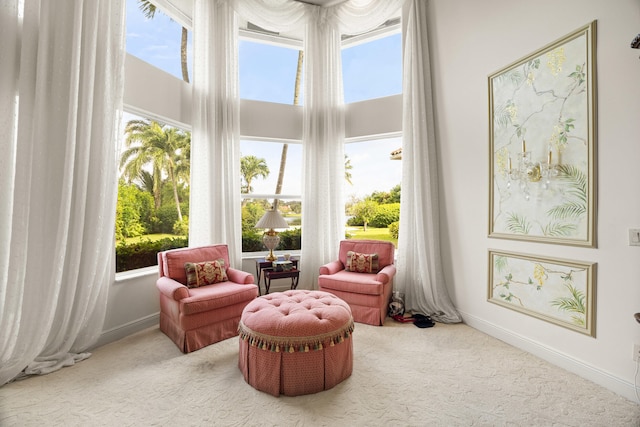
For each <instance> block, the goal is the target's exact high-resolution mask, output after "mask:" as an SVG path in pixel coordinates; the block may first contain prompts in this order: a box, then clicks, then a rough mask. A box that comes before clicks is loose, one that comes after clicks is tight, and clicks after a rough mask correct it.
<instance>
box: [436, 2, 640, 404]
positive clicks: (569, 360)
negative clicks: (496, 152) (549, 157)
mask: <svg viewBox="0 0 640 427" xmlns="http://www.w3.org/2000/svg"><path fill="white" fill-rule="evenodd" d="M429 12H430V14H429V22H430V42H429V45H430V47H431V54H432V69H433V72H434V79H435V82H434V92H435V98H436V99H435V111H436V123H437V126H438V129H437V134H438V140H439V147H440V148H439V157H440V159H441V168H440V172H441V176H442V178H441V201H442V207H441V214H442V233H443V234H442V237H443V243H444V247H443V259H444V260H445V263H446V265H445V274H446V277H447V280H448V286H449V288H450V292H451V296H452V298H453V299H454V302H455V304H456V305H457V307H458V308H459V310H460V311H461V313H462V315H463V318H464V321H465V322H466V323H468V324H470V325H471V326H474V327H476V328H478V329H480V330H483V331H485V332H487V333H488V334H490V335H494V336H496V337H498V338H501V339H503V340H505V341H507V342H509V343H511V344H514V345H516V346H519V347H521V348H524V349H526V350H528V351H531V352H533V353H534V354H537V355H539V356H541V357H544V358H546V359H548V360H551V361H553V362H554V363H556V364H559V365H560V366H563V367H565V368H567V369H569V370H572V371H574V372H577V373H579V374H581V375H582V376H585V377H587V378H589V379H591V380H593V381H595V382H598V383H600V384H602V385H605V386H607V387H609V388H611V389H612V390H614V391H616V392H618V393H619V394H623V395H625V396H626V397H628V398H630V399H634V400H635V396H634V392H633V386H632V384H633V382H634V369H635V362H633V360H632V357H631V355H632V346H633V344H634V343H640V325H639V324H637V323H636V322H635V321H634V320H633V314H634V313H636V312H640V262H639V261H640V247H630V246H628V240H627V229H628V228H640V191H639V188H640V167H639V166H638V165H639V164H640V163H639V162H640V144H638V137H639V136H640V120H639V119H638V114H639V113H640V81H639V79H638V77H640V59H639V58H638V56H639V55H640V51H638V50H634V49H631V48H630V47H629V44H630V42H631V40H632V39H633V38H634V37H635V36H636V35H637V34H638V32H640V3H639V2H638V1H637V0H614V1H607V2H604V1H599V0H539V1H536V2H525V1H513V0H484V1H477V0H431V1H430V3H429ZM593 20H597V44H596V50H597V53H596V56H597V60H596V61H597V98H598V99H597V110H598V112H597V115H598V118H597V125H598V131H597V140H598V143H597V147H598V148H597V164H598V184H597V185H598V215H597V237H598V245H597V248H595V249H591V248H578V247H569V246H562V245H551V244H541V243H530V242H517V241H510V240H500V239H493V238H488V237H487V235H488V222H489V218H488V217H489V214H488V209H489V207H488V198H489V188H488V173H489V171H488V170H489V137H488V135H489V129H488V116H489V113H488V76H489V75H490V74H492V73H494V72H495V71H497V70H499V69H501V68H502V67H504V66H507V65H509V64H511V63H513V62H514V61H516V60H518V59H520V58H522V57H524V56H525V55H527V54H529V53H531V52H533V51H535V50H536V49H538V48H540V47H543V46H545V45H547V44H548V43H550V42H553V41H555V40H557V39H559V38H561V37H563V36H564V35H566V34H568V33H570V32H572V31H573V30H575V29H578V28H580V27H582V26H584V25H586V24H588V23H589V22H591V21H593ZM489 248H493V249H503V250H509V251H515V252H523V253H527V254H532V255H548V256H551V257H557V258H568V259H574V260H580V261H590V262H596V263H597V285H596V286H597V287H596V338H591V337H588V336H586V335H583V334H580V333H576V332H573V331H570V330H568V329H565V328H562V327H559V326H556V325H553V324H550V323H547V322H544V321H542V320H538V319H535V318H532V317H529V316H526V315H523V314H520V313H517V312H515V311H512V310H509V309H506V308H503V307H500V306H497V305H495V304H491V303H489V302H487V286H488V285H487V275H488V256H487V251H488V249H489Z"/></svg>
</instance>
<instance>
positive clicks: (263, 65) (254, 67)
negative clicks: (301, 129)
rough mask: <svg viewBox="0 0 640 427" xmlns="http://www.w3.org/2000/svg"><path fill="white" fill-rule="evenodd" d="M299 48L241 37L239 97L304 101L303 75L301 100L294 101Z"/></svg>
mask: <svg viewBox="0 0 640 427" xmlns="http://www.w3.org/2000/svg"><path fill="white" fill-rule="evenodd" d="M298 52H299V51H298V50H296V49H292V48H287V47H281V46H274V45H270V44H266V43H259V42H254V41H249V40H240V43H239V59H238V61H239V64H238V68H239V74H240V77H239V79H240V80H239V81H240V83H239V84H240V98H243V99H253V100H255V101H266V102H277V103H279V104H289V105H302V98H303V97H302V76H301V77H300V84H299V98H298V103H297V104H295V103H294V95H295V89H296V72H297V69H298Z"/></svg>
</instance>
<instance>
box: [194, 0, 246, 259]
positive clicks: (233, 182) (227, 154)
mask: <svg viewBox="0 0 640 427" xmlns="http://www.w3.org/2000/svg"><path fill="white" fill-rule="evenodd" d="M193 18H194V19H193V34H194V36H193V45H194V55H193V58H194V71H193V108H192V111H193V123H192V126H193V130H192V138H191V192H190V194H191V199H190V202H189V204H190V208H189V212H190V216H189V246H201V245H207V244H212V243H226V244H227V245H228V247H229V262H230V264H231V265H232V266H234V267H236V268H239V267H240V262H241V254H242V246H241V244H240V242H241V236H242V234H241V227H240V215H241V211H240V180H239V179H238V177H239V176H240V127H239V117H240V107H239V105H240V99H239V97H240V95H239V90H238V25H237V16H236V14H235V12H234V9H233V8H232V7H231V5H230V2H227V1H220V0H216V1H208V0H206V1H204V0H197V1H196V2H195V8H194V17H193Z"/></svg>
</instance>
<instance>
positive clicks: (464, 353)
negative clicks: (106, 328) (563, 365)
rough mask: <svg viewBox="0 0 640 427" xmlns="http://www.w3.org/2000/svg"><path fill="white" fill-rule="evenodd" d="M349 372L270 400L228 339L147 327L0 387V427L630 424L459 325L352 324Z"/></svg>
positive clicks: (577, 383)
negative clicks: (73, 361)
mask: <svg viewBox="0 0 640 427" xmlns="http://www.w3.org/2000/svg"><path fill="white" fill-rule="evenodd" d="M353 339H354V369H353V375H352V376H351V377H350V378H349V379H347V380H346V381H344V382H342V383H341V384H339V385H338V386H336V387H335V388H333V389H331V390H327V391H324V392H321V393H317V394H313V395H307V396H299V397H284V396H282V397H279V398H275V397H272V396H270V395H267V394H265V393H262V392H259V391H257V390H255V389H253V388H252V387H251V386H249V385H248V384H246V383H245V382H244V380H243V378H242V375H241V374H240V371H239V370H238V368H237V357H238V339H237V338H231V339H228V340H226V341H223V342H221V343H218V344H214V345H211V346H209V347H206V348H204V349H202V350H199V351H196V352H194V353H191V354H188V355H183V354H182V353H180V352H179V351H178V349H177V348H176V346H175V345H174V344H173V343H172V342H171V341H169V339H168V338H167V337H165V336H164V335H163V334H162V333H161V332H160V331H159V330H158V329H157V328H152V329H148V330H145V331H142V332H140V333H137V334H135V335H132V336H129V337H127V338H125V339H122V340H120V341H118V342H115V343H111V344H108V345H106V346H104V347H101V348H99V349H97V350H96V351H95V352H94V354H93V356H92V357H91V358H89V359H88V360H86V361H83V362H80V363H78V364H77V365H75V366H73V367H70V368H65V369H62V370H61V371H58V372H55V373H53V374H50V375H47V376H43V377H33V378H29V379H27V380H24V381H18V382H14V383H11V384H8V385H6V386H4V387H2V388H0V425H1V426H57V425H65V426H99V425H109V426H111V425H114V426H151V425H170V426H189V425H190V426H194V425H224V426H227V425H229V426H245V425H248V426H276V425H277V426H289V425H295V426H322V425H326V426H391V425H393V426H603V427H604V426H640V405H638V404H636V403H634V402H631V401H629V400H627V399H625V398H623V397H620V396H618V395H616V394H614V393H612V392H610V391H608V390H606V389H604V388H602V387H600V386H598V385H596V384H594V383H592V382H590V381H587V380H584V379H582V378H580V377H578V376H576V375H573V374H571V373H569V372H567V371H564V370H562V369H560V368H557V367H555V366H553V365H551V364H549V363H547V362H545V361H543V360H541V359H538V358H537V357H534V356H532V355H530V354H527V353H525V352H523V351H521V350H518V349H516V348H514V347H511V346H509V345H507V344H504V343H503V342H501V341H498V340H495V339H493V338H491V337H489V336H487V335H485V334H483V333H481V332H478V331H476V330H474V329H472V328H470V327H468V326H466V325H462V324H458V325H443V324H437V325H436V326H435V327H433V328H430V329H419V328H417V327H415V326H414V325H412V324H401V323H396V322H394V321H393V320H391V319H387V322H386V323H385V326H384V327H373V326H368V325H362V324H359V323H358V324H356V329H355V331H354V335H353Z"/></svg>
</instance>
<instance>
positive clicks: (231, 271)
mask: <svg viewBox="0 0 640 427" xmlns="http://www.w3.org/2000/svg"><path fill="white" fill-rule="evenodd" d="M227 277H228V278H229V281H231V282H234V283H240V284H242V285H253V280H254V279H253V274H251V273H247V272H246V271H242V270H236V269H235V268H231V267H229V268H227Z"/></svg>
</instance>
